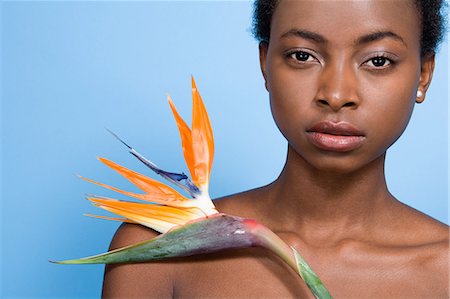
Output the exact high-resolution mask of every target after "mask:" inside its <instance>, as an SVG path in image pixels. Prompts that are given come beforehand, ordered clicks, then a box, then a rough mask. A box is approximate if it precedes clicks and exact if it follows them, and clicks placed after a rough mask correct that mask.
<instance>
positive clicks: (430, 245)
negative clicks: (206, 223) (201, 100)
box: [103, 0, 449, 298]
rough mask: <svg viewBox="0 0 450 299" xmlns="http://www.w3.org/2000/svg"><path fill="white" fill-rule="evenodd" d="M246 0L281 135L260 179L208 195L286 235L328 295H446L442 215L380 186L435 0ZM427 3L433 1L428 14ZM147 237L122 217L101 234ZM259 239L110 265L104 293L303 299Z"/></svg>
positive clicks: (424, 77)
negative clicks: (232, 191)
mask: <svg viewBox="0 0 450 299" xmlns="http://www.w3.org/2000/svg"><path fill="white" fill-rule="evenodd" d="M430 2H432V3H431V4H432V5H433V7H434V11H433V10H431V7H430V6H428V8H427V10H424V9H423V7H424V6H425V5H431V4H425V3H424V2H423V1H408V0H404V1H376V0H370V1H288V0H280V1H257V3H256V10H255V33H256V37H257V38H258V39H259V40H260V46H259V50H260V62H261V70H262V73H263V76H264V79H265V86H266V89H267V90H268V92H269V94H270V103H271V109H272V114H273V117H274V119H275V122H276V123H277V125H278V127H279V129H280V131H281V132H282V134H283V135H284V136H285V138H286V140H287V141H288V155H287V160H286V164H285V167H284V169H283V171H282V172H281V174H280V176H279V177H278V178H277V179H276V180H275V181H274V182H273V183H271V184H270V185H268V186H264V187H261V188H258V189H254V190H250V191H247V192H243V193H240V194H236V195H232V196H229V197H225V198H222V199H220V200H218V201H216V205H217V207H218V210H220V211H222V212H225V213H229V214H233V215H238V216H243V217H247V218H255V219H258V220H259V221H260V222H261V223H263V224H264V225H266V226H267V227H269V228H270V229H272V230H273V231H275V232H276V233H277V234H278V235H279V236H280V237H282V238H283V239H284V240H285V241H286V242H287V243H288V244H290V245H292V246H294V247H296V248H297V249H298V250H299V251H300V252H301V253H302V255H303V256H304V257H305V259H306V260H307V261H308V263H309V264H310V265H311V267H312V268H313V269H314V271H315V272H316V273H317V274H318V275H319V277H321V279H322V281H323V283H324V284H325V286H326V287H327V288H328V289H329V291H330V293H331V294H332V295H333V296H334V297H335V298H448V296H449V290H448V258H449V245H448V242H449V237H448V233H449V230H448V226H446V225H445V224H442V223H440V222H438V221H436V220H434V219H432V218H430V217H428V216H426V215H424V214H422V213H420V212H418V211H416V210H414V209H413V208H411V207H408V206H406V205H404V204H402V203H401V202H399V201H398V200H397V199H395V198H394V197H393V196H392V195H391V194H390V193H389V191H388V189H387V186H386V182H385V175H384V161H385V154H386V150H387V149H388V148H389V147H390V145H392V144H393V143H394V142H395V141H396V140H397V138H398V137H399V136H400V135H401V134H402V132H403V131H404V130H405V128H406V125H407V123H408V121H409V119H410V117H411V113H412V111H413V107H414V105H415V103H420V102H422V101H423V100H424V99H425V95H426V91H427V88H428V86H429V84H430V82H431V78H432V74H433V69H434V51H435V49H436V45H437V42H438V40H439V37H440V35H441V33H442V28H441V27H442V26H441V24H442V20H441V19H440V17H439V15H438V14H437V12H438V11H439V6H440V5H441V4H440V1H430ZM430 12H431V13H430ZM154 236H156V233H154V232H152V231H150V230H148V229H145V228H143V227H141V226H137V225H131V224H125V225H123V226H121V228H120V229H119V230H118V232H117V233H116V235H115V237H114V239H113V241H112V244H111V247H112V248H117V247H122V246H125V245H128V244H132V243H136V242H138V241H142V240H146V239H149V238H152V237H154ZM287 271H288V270H287V268H286V266H285V265H284V264H283V263H282V262H281V261H279V260H278V259H277V258H275V257H273V256H271V255H269V254H268V253H267V252H266V251H264V250H262V249H261V250H260V249H248V250H239V251H238V250H236V251H230V252H224V253H219V254H212V255H208V256H196V257H192V258H183V259H178V260H171V261H166V262H158V263H146V264H131V265H115V266H108V267H107V270H106V273H105V281H104V289H103V295H104V297H115V296H116V297H127V298H129V297H155V298H168V297H188V298H217V297H230V298H231V297H233V298H249V297H258V298H261V297H268V298H289V297H295V298H299V297H302V298H308V297H311V295H310V293H309V292H308V291H307V288H306V286H305V285H304V284H303V282H302V281H301V280H300V279H299V278H298V277H296V276H295V275H289V273H288V272H287Z"/></svg>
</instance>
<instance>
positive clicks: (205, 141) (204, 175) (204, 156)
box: [191, 77, 214, 186]
mask: <svg viewBox="0 0 450 299" xmlns="http://www.w3.org/2000/svg"><path fill="white" fill-rule="evenodd" d="M192 106H193V110H192V133H191V134H192V150H193V153H194V157H195V158H194V159H195V167H194V168H195V176H194V175H192V177H193V178H194V177H195V180H193V182H194V184H196V185H197V186H201V185H204V184H207V183H208V182H209V174H210V172H211V166H212V162H213V158H214V137H213V132H212V128H211V123H210V121H209V118H208V113H207V112H206V108H205V105H204V103H203V101H202V98H201V96H200V93H199V92H198V90H197V86H196V84H195V81H194V77H192Z"/></svg>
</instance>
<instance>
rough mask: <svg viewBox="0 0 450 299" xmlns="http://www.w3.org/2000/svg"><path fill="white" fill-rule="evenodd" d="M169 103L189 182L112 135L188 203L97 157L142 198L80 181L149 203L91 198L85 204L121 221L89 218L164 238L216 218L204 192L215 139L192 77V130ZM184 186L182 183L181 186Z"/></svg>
mask: <svg viewBox="0 0 450 299" xmlns="http://www.w3.org/2000/svg"><path fill="white" fill-rule="evenodd" d="M168 101H169V104H170V108H171V110H172V112H173V115H174V117H175V121H176V123H177V126H178V130H179V132H180V137H181V143H182V147H183V155H184V159H185V161H186V164H187V166H188V169H189V172H190V174H191V176H192V181H191V180H190V179H189V178H188V177H187V176H186V175H185V174H184V173H181V174H180V173H171V172H167V171H164V170H162V169H160V168H159V167H158V166H156V164H154V163H153V162H151V161H149V160H148V159H146V158H145V157H144V156H142V155H141V154H139V153H138V152H137V151H136V150H134V149H133V148H132V147H131V146H129V145H128V144H126V143H125V142H124V141H122V140H121V139H120V138H119V137H118V136H117V135H115V134H114V133H112V132H111V131H110V132H111V133H112V134H113V135H114V136H115V137H116V138H118V139H119V140H120V141H121V142H122V143H123V144H125V145H126V146H127V147H128V149H129V151H130V153H131V154H132V155H133V156H135V157H136V158H137V159H138V160H140V161H141V162H143V163H144V164H145V165H147V166H148V167H149V168H150V169H151V170H153V171H154V172H155V173H157V174H159V175H161V176H162V177H164V178H165V179H167V180H169V181H170V182H172V183H174V184H175V185H177V186H179V187H180V188H182V189H184V190H185V191H186V192H187V193H189V194H190V195H191V196H192V198H191V199H190V198H187V197H185V196H183V195H182V194H180V193H179V192H178V191H176V190H175V189H173V188H171V187H169V186H167V185H165V184H163V183H161V182H159V181H157V180H154V179H152V178H149V177H147V176H144V175H142V174H140V173H137V172H135V171H133V170H130V169H128V168H126V167H124V166H121V165H119V164H117V163H115V162H113V161H111V160H108V159H105V158H99V160H100V161H101V162H102V163H104V164H105V165H107V166H108V167H110V168H111V169H113V170H115V171H116V172H118V173H119V174H120V175H122V176H123V177H124V178H126V179H127V180H129V181H130V182H131V183H133V184H134V185H135V186H136V187H138V188H139V189H140V190H142V191H143V193H134V192H129V191H124V190H121V189H119V188H116V187H113V186H110V185H107V184H103V183H99V182H96V181H93V180H90V179H87V178H83V177H82V178H83V179H84V180H86V181H89V182H91V183H94V184H97V185H99V186H102V187H104V188H107V189H110V190H113V191H116V192H118V193H121V194H124V195H127V196H130V197H132V198H135V199H138V200H141V201H146V202H147V203H140V202H129V201H121V200H116V199H111V198H105V197H101V196H89V197H88V200H90V201H91V202H92V203H93V204H94V205H95V206H97V207H99V208H102V209H104V210H107V211H109V212H112V213H114V214H117V215H120V216H122V217H124V218H112V217H106V216H95V215H89V216H93V217H99V218H106V219H112V220H121V221H124V222H134V223H139V224H141V225H144V226H147V227H149V228H152V229H154V230H156V231H158V232H161V233H164V232H166V231H168V230H170V229H171V228H173V227H175V226H177V225H183V224H185V223H187V222H189V221H191V220H195V219H198V218H202V217H207V216H211V215H214V214H217V213H218V211H217V210H216V208H215V206H214V204H213V202H212V200H211V198H210V196H209V193H208V186H209V176H210V173H211V166H212V162H213V156H214V137H213V133H212V128H211V123H210V121H209V118H208V114H207V112H206V109H205V105H204V103H203V101H202V98H201V96H200V93H199V92H198V90H197V86H196V84H195V81H194V78H192V106H193V109H192V129H191V128H189V126H188V125H187V124H186V122H185V121H184V120H183V119H182V118H181V116H180V115H179V113H178V111H177V110H176V108H175V105H174V103H173V101H172V99H171V98H170V97H168ZM183 181H184V184H183V183H182V182H183Z"/></svg>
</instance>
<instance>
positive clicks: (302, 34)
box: [280, 28, 328, 44]
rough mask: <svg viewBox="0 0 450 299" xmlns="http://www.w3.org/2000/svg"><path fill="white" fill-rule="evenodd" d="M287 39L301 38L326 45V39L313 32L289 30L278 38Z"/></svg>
mask: <svg viewBox="0 0 450 299" xmlns="http://www.w3.org/2000/svg"><path fill="white" fill-rule="evenodd" d="M288 37H301V38H304V39H307V40H310V41H313V42H316V43H319V44H326V43H327V42H328V41H327V39H326V38H325V37H324V36H322V35H320V34H318V33H315V32H312V31H308V30H303V29H295V28H294V29H290V30H289V31H287V32H285V33H283V34H282V35H281V37H280V38H288Z"/></svg>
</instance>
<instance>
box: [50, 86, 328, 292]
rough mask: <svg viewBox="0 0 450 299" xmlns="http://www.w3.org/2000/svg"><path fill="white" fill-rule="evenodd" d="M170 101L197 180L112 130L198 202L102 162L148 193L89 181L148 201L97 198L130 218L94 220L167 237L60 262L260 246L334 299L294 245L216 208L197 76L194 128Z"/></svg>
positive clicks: (118, 259)
mask: <svg viewBox="0 0 450 299" xmlns="http://www.w3.org/2000/svg"><path fill="white" fill-rule="evenodd" d="M168 101H169V104H170V108H171V110H172V112H173V115H174V117H175V121H176V123H177V126H178V130H179V132H180V136H181V143H182V147H183V155H184V159H185V161H186V164H187V166H188V169H189V172H190V174H191V177H192V179H190V178H189V177H188V176H187V175H186V174H184V173H174V172H168V171H164V170H162V169H161V168H159V167H158V166H156V165H155V164H154V163H153V162H151V161H150V160H148V159H146V158H145V157H144V156H142V155H141V154H139V153H138V152H137V151H136V150H134V149H133V148H132V147H131V146H129V145H128V144H127V143H125V142H124V141H123V140H121V139H120V138H119V137H118V136H117V135H115V134H114V133H113V132H111V131H110V132H111V133H112V134H113V135H114V136H115V137H116V138H117V139H119V140H120V141H121V142H122V143H123V144H124V145H125V146H127V147H128V149H129V152H130V153H131V154H132V155H133V156H135V157H136V158H137V159H138V160H140V161H141V162H142V163H144V164H145V165H146V166H148V167H149V168H150V169H151V170H153V171H154V172H155V173H156V174H158V175H160V176H162V177H163V178H165V179H167V180H168V181H170V182H171V183H173V184H174V185H176V186H178V187H180V188H181V189H183V190H185V191H186V192H187V193H188V194H190V196H191V197H192V199H188V198H186V197H185V196H183V195H182V194H180V193H179V192H177V191H176V190H175V189H173V188H171V187H169V186H167V185H165V184H163V183H160V182H158V181H156V180H154V179H151V178H149V177H147V176H144V175H142V174H140V173H137V172H135V171H133V170H130V169H128V168H126V167H123V166H121V165H119V164H117V163H115V162H113V161H110V160H108V159H105V158H99V160H100V161H101V162H103V163H104V164H106V165H107V166H109V167H110V168H112V169H113V170H115V171H116V172H118V173H119V174H121V175H122V176H123V177H125V178H126V179H128V180H129V181H130V182H131V183H133V184H134V185H135V186H136V187H138V188H139V189H141V190H142V191H143V192H144V193H134V192H129V191H124V190H121V189H118V188H115V187H113V186H110V185H106V184H103V183H99V182H96V181H93V180H90V179H87V178H83V177H82V178H83V179H84V180H86V181H89V182H91V183H94V184H97V185H99V186H102V187H105V188H107V189H111V190H114V191H116V192H118V193H121V194H124V195H127V196H130V197H133V198H136V199H139V200H141V201H146V202H147V203H141V202H130V201H121V200H116V199H111V198H106V197H102V196H95V195H94V196H90V197H88V199H89V200H90V201H91V202H92V203H93V204H94V205H95V206H97V207H100V208H102V209H105V210H107V211H109V212H112V213H115V214H117V215H120V216H122V217H124V218H114V217H107V216H97V215H88V216H93V217H98V218H106V219H111V220H120V221H124V222H132V223H138V224H141V225H144V226H146V227H149V228H152V229H154V230H156V231H158V232H160V233H162V234H161V235H159V236H158V237H156V238H154V239H151V240H148V241H144V242H140V243H137V244H134V245H130V246H126V247H123V248H119V249H116V250H112V251H109V252H106V253H103V254H99V255H94V256H90V257H85V258H80V259H74V260H65V261H60V262H55V263H58V264H112V263H133V262H144V261H151V260H158V259H164V258H169V257H181V256H190V255H195V254H202V253H210V252H216V251H219V250H223V249H229V248H245V247H257V246H258V247H264V248H267V249H269V250H271V251H272V252H274V253H275V254H277V255H278V256H279V257H280V258H281V259H282V260H283V261H284V262H286V263H287V264H288V265H289V266H290V267H291V268H292V269H294V271H296V272H297V273H298V274H299V275H300V277H301V278H302V279H303V280H304V281H305V282H306V284H307V286H308V287H309V288H310V290H311V291H312V293H313V295H314V296H315V297H316V298H332V297H331V295H330V293H329V292H328V290H327V289H326V288H325V287H324V286H323V284H322V282H321V281H320V279H319V278H318V277H317V275H316V274H315V273H314V272H313V271H312V269H311V268H310V267H309V266H308V264H307V263H306V261H305V260H304V259H303V258H302V257H301V256H300V254H299V253H298V252H297V250H295V248H293V247H289V246H288V245H287V244H286V243H285V242H284V241H283V240H281V239H280V238H279V237H278V236H277V235H276V234H275V233H274V232H272V231H271V230H270V229H268V228H267V227H265V226H263V225H262V224H260V223H258V222H257V221H256V220H253V219H244V218H240V217H236V216H232V215H227V214H223V213H219V212H218V211H217V209H216V208H215V206H214V203H213V201H212V200H211V198H210V196H209V191H208V187H209V177H210V172H211V166H212V162H213V156H214V138H213V132H212V128H211V124H210V121H209V118H208V114H207V112H206V108H205V105H204V103H203V101H202V98H201V96H200V94H199V92H198V90H197V86H196V84H195V81H194V78H192V102H193V112H192V129H191V128H189V126H188V125H187V124H186V122H185V121H184V120H183V119H182V118H181V116H180V115H179V114H178V112H177V110H176V108H175V105H174V104H173V101H172V99H171V98H170V96H168Z"/></svg>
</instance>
